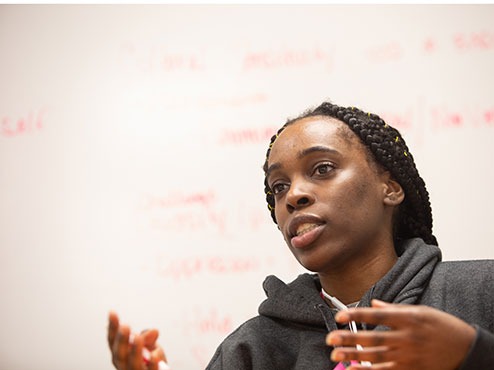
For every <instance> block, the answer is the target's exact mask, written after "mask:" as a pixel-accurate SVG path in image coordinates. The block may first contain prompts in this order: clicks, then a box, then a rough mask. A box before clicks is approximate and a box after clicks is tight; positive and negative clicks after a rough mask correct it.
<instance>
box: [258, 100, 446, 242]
mask: <svg viewBox="0 0 494 370" xmlns="http://www.w3.org/2000/svg"><path fill="white" fill-rule="evenodd" d="M313 116H326V117H332V118H336V119H338V120H340V121H342V122H343V123H345V124H346V125H347V126H348V127H349V128H350V129H351V130H352V131H353V132H354V133H355V135H357V137H359V138H360V140H361V142H362V143H363V144H364V146H365V147H366V148H367V149H368V151H369V153H370V154H371V156H370V157H371V158H373V159H374V160H375V162H376V163H378V164H380V165H381V166H382V167H383V168H384V169H386V170H388V171H389V172H390V173H391V175H392V177H393V178H394V179H395V180H396V181H397V182H398V183H399V184H400V185H401V187H402V188H403V191H404V192H405V199H404V201H403V202H402V204H401V205H400V206H399V212H398V215H397V219H396V220H395V230H394V238H395V240H401V239H408V238H412V237H420V238H422V239H423V240H424V241H425V242H426V243H428V244H435V245H437V240H436V237H435V236H434V235H433V234H432V209H431V204H430V201H429V193H428V192H427V189H426V186H425V182H424V180H423V179H422V177H420V175H419V173H418V170H417V167H416V166H415V162H414V159H413V156H412V154H411V153H410V151H409V150H408V147H407V145H406V143H405V140H404V139H403V137H402V136H401V134H400V132H399V131H398V130H396V129H395V128H393V127H391V126H389V125H388V124H387V123H385V122H384V121H383V120H382V119H381V118H380V117H379V116H377V115H375V114H372V113H365V112H363V111H362V110H360V109H357V108H354V107H349V108H345V107H340V106H337V105H335V104H332V103H329V102H325V103H323V104H321V105H320V106H318V107H317V108H315V109H311V110H309V111H306V112H304V113H303V114H302V115H301V116H299V117H297V118H295V119H291V120H288V121H287V122H286V123H285V125H283V127H281V128H280V129H279V130H278V132H277V133H276V135H274V136H273V137H272V138H271V142H270V144H269V148H268V150H267V153H266V161H265V163H264V167H263V168H264V173H265V174H266V170H267V163H268V158H269V154H270V152H271V148H272V146H273V143H274V142H275V140H276V139H277V137H278V135H279V134H280V133H281V132H282V131H283V130H284V129H285V128H286V127H287V126H288V125H290V124H292V123H294V122H296V121H298V120H300V119H303V118H307V117H313ZM264 192H265V194H266V201H267V203H268V208H269V210H270V212H271V217H272V219H273V221H274V222H275V223H276V216H275V212H274V207H275V201H274V195H273V194H272V192H271V189H270V188H269V186H268V183H267V178H266V176H265V177H264Z"/></svg>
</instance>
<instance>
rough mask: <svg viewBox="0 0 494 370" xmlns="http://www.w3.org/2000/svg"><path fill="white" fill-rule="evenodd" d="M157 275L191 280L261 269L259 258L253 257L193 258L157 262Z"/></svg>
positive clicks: (157, 260)
mask: <svg viewBox="0 0 494 370" xmlns="http://www.w3.org/2000/svg"><path fill="white" fill-rule="evenodd" d="M155 261H156V263H157V266H156V269H157V273H158V275H159V276H161V277H165V278H172V279H174V280H181V279H190V278H192V277H195V276H198V275H203V274H208V275H228V274H239V273H247V272H253V271H258V270H259V269H260V268H261V262H260V261H259V258H257V257H253V256H230V257H229V256H191V257H185V258H179V259H177V258H174V259H170V260H163V258H160V257H158V258H157V259H156V260H155Z"/></svg>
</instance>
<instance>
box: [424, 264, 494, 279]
mask: <svg viewBox="0 0 494 370" xmlns="http://www.w3.org/2000/svg"><path fill="white" fill-rule="evenodd" d="M493 281H494V260H470V261H446V262H440V263H438V264H437V265H436V267H435V269H434V272H433V274H432V277H431V283H435V284H451V283H452V282H454V283H455V284H456V283H459V284H460V285H468V284H471V283H472V282H484V283H492V282H493Z"/></svg>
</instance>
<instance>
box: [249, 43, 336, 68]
mask: <svg viewBox="0 0 494 370" xmlns="http://www.w3.org/2000/svg"><path fill="white" fill-rule="evenodd" d="M328 61H329V56H328V55H327V54H326V53H325V52H323V51H322V50H321V49H319V48H314V49H311V50H306V49H304V50H280V51H272V50H267V51H257V52H249V53H247V54H246V55H245V56H244V58H243V63H242V68H243V70H245V71H250V70H256V69H276V68H286V67H305V66H307V65H312V64H315V63H321V62H328Z"/></svg>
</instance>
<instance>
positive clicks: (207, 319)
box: [182, 308, 233, 335]
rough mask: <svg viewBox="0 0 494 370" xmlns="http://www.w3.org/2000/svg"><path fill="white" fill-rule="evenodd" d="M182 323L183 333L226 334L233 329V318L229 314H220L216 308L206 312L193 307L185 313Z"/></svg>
mask: <svg viewBox="0 0 494 370" xmlns="http://www.w3.org/2000/svg"><path fill="white" fill-rule="evenodd" d="M182 322H183V323H184V332H185V334H188V335H190V334H210V333H214V334H228V333H229V332H231V331H232V329H233V324H232V323H233V320H232V317H231V315H230V314H221V313H219V312H218V310H217V309H216V308H212V309H210V310H209V311H207V312H202V311H200V310H199V309H195V310H193V311H192V312H190V313H188V314H187V317H185V318H184V319H183V320H182Z"/></svg>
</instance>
